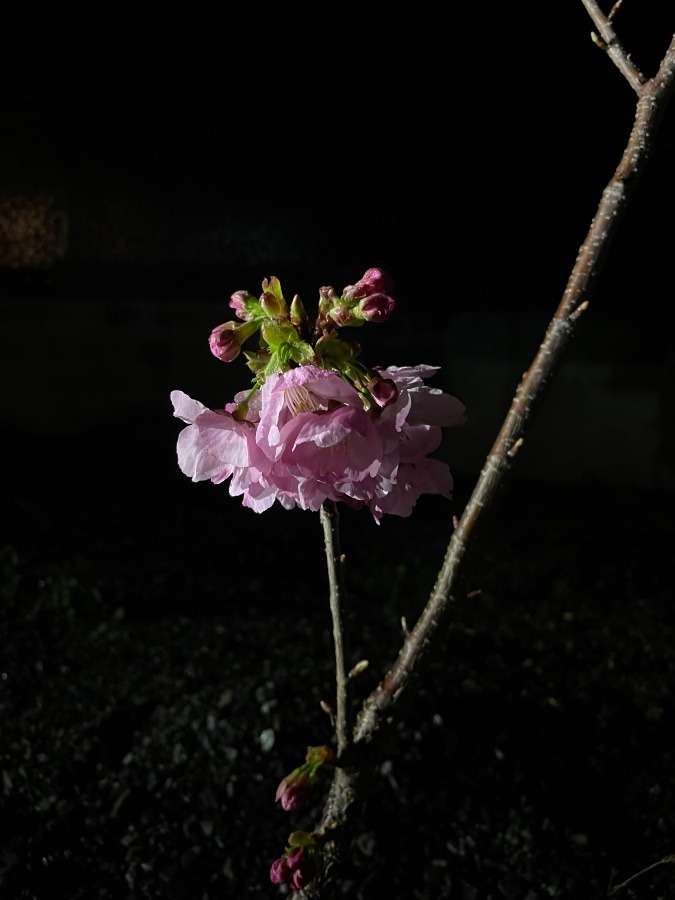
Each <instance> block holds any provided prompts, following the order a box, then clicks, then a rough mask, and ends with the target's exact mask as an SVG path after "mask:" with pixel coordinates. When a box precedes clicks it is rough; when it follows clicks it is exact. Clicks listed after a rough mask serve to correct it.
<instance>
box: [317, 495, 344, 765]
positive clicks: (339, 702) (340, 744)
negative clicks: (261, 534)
mask: <svg viewBox="0 0 675 900" xmlns="http://www.w3.org/2000/svg"><path fill="white" fill-rule="evenodd" d="M321 524H322V526H323V536H324V544H325V547H326V564H327V566H328V584H329V588H330V612H331V618H332V620H333V643H334V647H335V682H336V694H337V696H336V713H335V736H336V739H337V755H338V761H339V759H340V757H341V756H342V755H343V754H344V753H345V751H346V750H347V749H348V747H349V744H350V740H351V716H350V708H349V675H348V672H347V666H348V660H349V635H348V630H347V600H346V592H345V587H344V559H343V557H342V552H341V550H340V519H339V514H338V510H337V505H336V504H335V503H333V502H332V501H329V500H327V501H326V502H325V503H324V504H323V505H322V507H321Z"/></svg>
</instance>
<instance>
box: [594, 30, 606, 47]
mask: <svg viewBox="0 0 675 900" xmlns="http://www.w3.org/2000/svg"><path fill="white" fill-rule="evenodd" d="M591 40H592V41H593V43H594V44H595V46H596V47H600V49H601V50H607V44H606V43H605V42H604V41H603V39H602V38H601V37H600V35H599V34H597V33H596V32H595V31H591Z"/></svg>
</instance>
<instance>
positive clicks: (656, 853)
mask: <svg viewBox="0 0 675 900" xmlns="http://www.w3.org/2000/svg"><path fill="white" fill-rule="evenodd" d="M624 7H625V8H622V9H621V10H620V12H619V13H617V17H616V19H615V27H616V30H617V32H618V34H619V37H620V39H621V41H622V43H623V45H624V47H625V49H626V50H627V52H629V53H630V55H631V58H632V60H633V61H634V62H635V64H636V65H637V66H638V67H639V68H640V69H641V70H642V71H643V73H644V74H645V75H647V76H651V75H653V74H654V73H655V71H656V69H657V67H658V64H659V62H660V60H661V58H662V57H663V55H664V53H665V51H666V48H667V46H668V44H669V42H670V39H671V37H672V35H673V33H674V32H675V8H673V7H672V5H671V4H667V3H660V2H657V0H650V2H642V3H640V4H637V3H629V2H625V4H624ZM546 9H547V12H546V13H544V12H542V7H540V6H535V5H534V4H518V5H516V6H515V8H514V6H506V5H504V6H499V7H498V8H496V9H489V10H487V11H486V9H485V7H484V6H475V7H471V6H470V5H469V4H464V5H462V6H461V8H460V9H459V10H456V9H453V10H452V11H450V12H449V13H447V15H446V16H445V17H444V18H443V19H442V20H439V19H438V18H437V16H438V13H435V12H432V10H427V9H425V8H419V9H413V10H410V9H406V10H403V9H402V10H401V11H400V12H395V11H393V10H388V11H387V14H386V17H382V18H379V19H377V20H375V21H374V22H371V21H368V22H366V20H365V14H364V12H363V11H360V12H359V11H356V10H354V11H351V12H350V11H349V10H348V9H343V8H341V9H340V10H331V9H324V10H322V11H321V13H319V12H318V11H312V12H308V13H303V14H302V15H300V14H299V13H295V12H294V11H290V10H285V11H284V12H283V13H278V12H276V11H264V10H262V9H256V10H252V11H250V12H248V11H245V10H237V15H236V17H235V15H234V13H233V11H232V10H227V11H224V12H223V14H222V18H215V13H209V14H208V15H207V14H206V12H203V11H200V10H191V11H190V16H189V18H188V17H187V13H186V11H185V10H181V9H180V8H176V10H175V11H174V12H171V11H170V10H168V9H163V10H162V16H163V18H162V19H161V20H159V19H157V20H153V21H152V22H142V21H140V20H133V21H132V20H131V19H124V18H122V17H121V16H120V14H119V11H118V10H117V9H116V8H113V7H110V8H109V9H107V10H106V9H98V10H96V12H95V14H94V13H92V12H91V11H89V12H82V13H81V14H80V15H78V17H75V16H68V15H67V14H66V13H64V12H63V11H60V12H59V13H58V14H56V13H54V12H48V13H45V12H44V11H42V10H39V11H38V10H37V9H34V8H32V7H30V6H28V7H23V8H22V10H21V12H20V13H17V12H16V11H15V12H14V13H13V14H12V15H14V16H16V18H15V19H14V20H13V21H10V14H7V16H6V22H5V27H4V28H3V34H2V38H1V40H2V54H0V56H1V57H2V62H1V63H0V66H1V69H0V72H1V74H2V78H1V79H0V375H1V376H2V383H3V391H2V406H1V407H0V435H1V436H2V438H3V444H4V447H5V455H4V458H5V478H4V484H3V492H2V505H1V507H0V509H1V512H0V675H1V678H2V681H1V682H0V716H1V718H0V721H1V722H2V725H1V726H0V727H1V730H0V735H1V737H2V740H0V769H1V770H2V781H1V783H0V813H1V815H0V897H1V898H2V900H5V898H8V900H13V898H26V900H29V898H30V900H32V898H35V900H48V898H53V897H54V898H56V897H58V898H79V897H82V898H89V897H101V898H146V897H148V898H150V897H153V898H155V897H156V898H169V900H170V898H189V900H193V898H195V900H197V898H199V900H207V898H208V900H212V898H224V897H234V896H237V897H240V896H250V897H275V896H280V895H281V892H280V890H279V889H278V888H276V887H275V886H273V885H271V884H270V883H269V880H268V871H269V865H270V863H271V861H272V860H273V859H274V858H275V857H276V856H279V855H280V854H281V853H282V852H283V849H284V846H285V840H286V837H287V835H288V833H289V832H290V831H291V830H293V829H294V828H298V827H307V826H308V825H309V826H310V827H311V823H312V822H313V821H314V820H315V819H316V814H317V811H318V809H319V808H320V806H321V800H322V798H321V796H320V793H321V792H320V791H319V793H318V795H317V798H316V803H317V806H316V808H314V809H310V810H309V811H308V812H307V815H306V818H303V817H302V816H300V817H298V816H290V817H289V814H287V813H283V812H282V811H281V810H280V809H279V808H278V806H275V804H274V802H273V800H274V792H275V789H276V786H277V784H278V782H279V780H280V779H281V777H282V776H283V775H285V774H287V773H288V772H289V771H290V770H291V769H293V768H294V767H295V766H296V765H298V764H299V763H300V762H301V761H302V759H303V758H304V752H305V748H306V746H307V745H308V744H319V743H328V742H330V740H331V733H330V728H329V723H328V721H327V719H326V717H325V715H324V714H323V713H322V712H321V709H320V706H319V701H320V700H321V699H327V700H329V701H330V700H331V699H332V692H333V687H332V666H331V653H332V645H331V636H330V620H329V613H328V605H327V581H326V572H325V556H324V550H323V542H322V534H321V529H320V526H319V522H318V516H316V515H314V514H311V513H303V512H301V511H299V510H294V511H292V512H286V511H283V510H281V509H280V508H276V507H275V508H273V509H271V510H270V511H268V512H266V513H265V514H263V515H256V514H255V513H253V512H251V511H250V510H246V509H244V508H243V507H242V506H241V504H240V502H239V499H238V498H231V497H229V495H228V492H227V487H226V486H222V485H221V486H214V485H211V484H209V483H205V484H192V483H191V482H190V481H189V480H188V479H187V478H185V476H183V475H182V474H181V472H180V471H179V469H178V467H177V462H176V454H175V445H176V438H177V436H178V433H179V431H180V429H181V427H182V423H180V422H179V421H178V420H176V419H175V418H173V416H172V407H171V403H170V401H169V394H170V392H171V391H172V390H173V389H181V390H183V391H185V392H186V393H187V394H189V395H190V396H192V397H195V398H198V399H199V400H201V401H202V402H204V403H205V404H207V405H210V406H219V405H220V406H222V405H223V404H224V403H225V402H227V401H229V400H230V399H231V398H232V396H233V394H234V393H235V392H236V391H238V390H242V389H244V388H245V387H247V386H248V384H249V381H250V372H249V370H248V369H247V368H246V367H245V365H244V363H243V362H241V361H235V362H234V363H232V364H230V365H223V364H222V363H220V362H219V361H217V360H216V359H214V357H213V356H212V355H211V354H210V353H209V349H208V343H207V339H208V335H209V333H210V331H211V329H212V328H213V327H214V326H215V325H217V324H219V323H220V322H222V321H225V320H227V319H230V318H232V311H231V310H230V309H229V307H228V301H229V298H230V295H231V294H232V293H233V291H235V290H239V289H247V290H249V291H251V292H252V293H253V294H256V295H258V294H259V293H260V288H261V282H262V279H263V278H269V277H271V276H273V275H276V276H277V277H278V278H279V279H280V281H281V285H282V288H283V290H284V294H285V296H286V298H287V300H290V299H291V298H292V297H293V295H294V294H295V293H298V294H300V296H301V297H302V299H303V301H304V303H305V305H306V306H307V307H308V309H310V310H313V309H314V307H315V304H316V302H317V299H318V289H319V287H320V286H322V285H333V286H334V287H335V288H336V290H338V291H341V290H342V288H344V287H345V286H346V285H347V284H351V283H354V282H355V281H357V280H358V279H359V277H360V276H361V275H362V274H363V272H364V271H365V270H366V269H367V268H369V267H371V266H378V267H381V268H383V269H385V270H387V271H388V272H389V273H391V275H392V277H393V278H394V281H395V284H396V290H395V296H396V299H397V308H396V311H395V313H394V315H393V316H392V318H391V319H390V320H389V321H388V322H386V323H384V324H382V325H379V326H374V325H371V326H365V327H364V328H363V329H362V331H360V332H359V334H358V340H359V341H360V342H361V343H362V345H363V357H364V359H365V360H366V361H367V362H368V363H370V364H372V365H379V364H381V365H384V366H387V365H415V364H418V363H428V364H432V365H439V366H441V371H440V372H439V373H438V375H437V376H436V378H435V385H434V383H433V382H432V385H434V386H437V387H441V388H443V389H444V390H446V391H447V392H449V393H451V394H454V395H456V396H457V397H459V398H460V399H461V400H462V401H463V402H464V403H465V404H466V407H467V413H468V419H467V423H466V424H465V425H464V426H463V427H462V428H460V429H448V430H447V431H446V432H445V437H444V440H443V445H442V447H441V449H440V450H439V451H438V453H437V454H436V455H437V456H439V458H442V459H443V460H445V461H446V462H448V464H449V466H450V468H451V470H452V472H453V475H454V478H455V490H454V498H453V500H452V502H451V503H448V502H447V501H445V500H441V499H440V498H437V497H423V498H422V499H421V500H420V501H419V503H418V505H417V507H416V509H415V510H414V512H413V515H412V516H411V517H410V518H408V519H397V518H395V517H391V518H390V519H385V520H384V521H383V522H382V524H381V525H379V526H377V525H376V524H375V523H374V522H373V521H372V518H371V517H370V516H369V514H367V513H366V512H361V513H356V512H353V511H349V510H345V511H344V512H343V514H342V519H341V523H342V540H343V549H344V550H345V552H346V554H347V559H348V577H349V579H350V584H349V588H350V601H351V632H352V652H353V656H354V661H356V660H358V659H361V658H367V659H368V660H369V661H370V667H369V668H368V670H367V671H366V673H365V674H364V675H363V676H361V679H360V681H359V683H358V686H357V692H356V693H357V695H358V698H359V700H360V699H362V698H363V697H365V696H366V695H367V694H368V692H369V691H370V690H371V689H372V688H373V687H374V686H375V685H376V684H377V683H378V681H379V679H380V677H381V676H382V674H383V673H384V672H385V671H386V669H387V667H388V666H389V665H390V664H391V662H392V661H393V660H394V658H395V656H396V654H397V652H398V649H399V646H400V643H401V640H402V635H401V627H400V622H401V617H402V616H405V618H406V619H407V621H408V623H409V624H412V623H413V622H414V621H415V620H416V618H417V616H418V615H419V612H420V611H421V609H422V608H423V606H424V604H425V602H426V599H427V597H428V594H429V591H430V590H431V587H432V586H433V583H434V579H435V576H436V573H437V571H438V568H439V566H440V564H441V562H442V559H443V554H444V552H445V547H446V545H447V542H448V540H449V537H450V534H451V531H452V516H453V515H457V516H459V515H461V512H462V510H463V508H464V506H465V504H466V502H467V500H468V498H469V497H470V495H471V491H472V489H473V487H474V485H475V482H476V479H477V478H478V475H479V473H480V471H481V468H482V467H483V464H484V461H485V458H486V455H487V454H488V452H489V450H490V447H491V445H492V442H493V440H494V438H495V437H496V434H497V431H498V429H499V427H500V425H501V423H502V421H503V419H504V416H505V415H506V412H507V410H508V407H509V404H510V402H511V398H512V396H513V393H514V391H515V388H516V385H517V383H518V380H519V378H520V375H521V374H522V372H523V371H525V370H526V369H527V367H528V365H529V364H530V362H531V360H532V358H533V356H534V354H535V353H536V350H537V348H538V346H539V344H540V342H541V340H542V338H543V336H544V332H545V329H546V326H547V324H548V321H549V319H550V318H551V316H552V315H553V313H554V311H555V309H556V307H557V305H558V302H559V300H560V297H561V295H562V293H563V291H564V288H565V284H566V281H567V277H568V275H569V273H570V270H571V268H572V266H573V264H574V260H575V257H576V254H577V250H578V248H579V245H580V244H581V242H582V241H583V238H584V236H585V234H586V231H587V229H588V227H589V224H590V221H591V219H592V216H593V215H594V213H595V210H596V207H597V204H598V201H599V199H600V195H601V192H602V190H603V188H604V187H605V185H606V184H607V182H608V180H609V179H610V177H611V175H612V173H613V171H614V169H615V167H616V165H617V163H618V161H619V159H620V155H621V153H622V151H623V148H624V146H625V143H626V140H627V138H628V134H629V131H630V127H631V125H632V121H633V114H634V109H635V99H634V94H633V92H632V90H631V88H630V87H629V85H628V84H627V83H626V81H625V80H624V79H623V77H622V76H621V75H620V73H619V72H618V70H617V69H616V68H615V67H614V65H613V64H612V63H611V61H610V60H609V59H608V58H607V56H606V55H605V54H604V53H603V52H602V51H601V50H600V49H598V48H597V47H596V46H594V45H593V43H592V42H591V40H590V31H591V30H592V24H591V21H590V19H589V17H588V15H587V14H586V12H585V11H584V9H583V7H582V5H581V3H580V2H579V3H569V4H565V6H564V8H563V7H561V8H556V10H555V15H552V14H551V11H550V9H549V8H548V7H547V8H546ZM19 16H20V17H21V18H22V19H23V18H24V16H25V20H24V21H19ZM280 16H288V18H280ZM320 17H321V18H320ZM544 20H545V21H544ZM674 160H675V110H674V109H673V105H672V102H671V105H670V107H669V108H668V109H667V111H666V115H665V117H664V119H663V122H662V124H661V127H660V130H659V132H658V135H657V139H656V143H655V147H654V150H653V153H652V156H651V159H650V163H649V166H648V168H647V169H646V170H645V171H644V173H643V175H642V177H641V179H640V182H639V184H638V186H637V189H636V193H635V195H634V197H633V198H632V200H631V201H630V204H629V207H628V210H627V212H626V214H625V216H624V218H623V219H622V222H621V224H620V227H619V230H618V233H617V235H616V238H615V239H614V242H613V244H612V247H611V250H610V254H609V256H608V258H607V260H606V262H605V264H604V266H603V268H602V269H601V271H600V273H599V276H598V279H597V283H596V287H595V289H594V292H593V295H592V298H591V303H590V307H589V310H588V311H587V312H586V313H585V314H584V316H582V318H581V320H580V322H579V326H578V329H577V333H576V335H575V337H574V339H573V341H572V342H571V344H570V347H569V349H568V351H567V354H566V356H565V358H564V360H563V364H562V366H561V368H560V370H559V372H558V373H557V374H556V377H555V378H554V379H553V381H552V382H551V384H550V386H549V389H548V392H547V396H546V398H545V400H544V404H543V406H542V408H541V410H540V411H539V412H538V413H537V416H536V418H535V419H534V420H533V421H532V423H531V425H530V428H529V430H528V433H527V434H526V442H525V445H524V447H523V449H522V450H521V452H520V453H519V454H518V457H517V459H516V461H515V465H514V468H513V472H512V475H511V477H510V480H508V482H507V483H506V484H505V486H504V487H503V489H502V491H501V492H500V495H499V497H498V498H497V501H496V502H495V504H494V507H493V508H492V509H490V510H488V516H486V522H485V525H484V527H483V530H482V531H481V532H480V533H479V535H478V536H477V539H476V541H475V546H474V547H472V548H471V552H470V554H469V556H468V558H467V560H466V565H465V569H464V572H463V580H462V584H461V586H460V595H461V598H462V602H459V603H457V604H456V608H455V609H454V610H453V612H452V615H451V617H450V625H449V628H448V630H447V634H445V635H444V637H443V640H442V641H441V646H440V647H439V649H438V652H437V653H436V654H434V656H433V658H432V660H431V661H430V663H429V671H428V673H427V677H425V679H424V681H423V682H421V683H419V684H416V685H415V686H414V688H413V689H414V691H415V694H414V699H413V700H412V703H411V704H410V707H409V708H407V709H406V712H405V719H404V721H403V722H402V723H401V724H400V726H399V727H397V729H396V732H395V738H396V739H395V740H393V741H392V744H391V747H390V748H388V754H387V758H386V759H383V761H382V764H381V765H380V766H379V767H378V768H377V772H376V775H375V776H374V778H373V785H372V787H373V790H372V793H371V796H370V798H369V801H368V803H367V805H366V809H365V810H364V819H363V829H362V833H361V835H360V836H359V838H358V839H357V841H356V844H355V847H354V850H353V854H352V859H351V862H350V865H349V866H348V871H347V872H346V873H345V875H344V879H343V881H342V882H341V889H342V891H343V895H344V896H348V897H355V898H364V900H366V898H371V897H372V898H377V897H391V898H399V897H400V898H403V897H406V898H407V897H419V898H449V900H489V898H495V900H539V898H550V897H558V898H580V900H584V898H589V900H591V898H601V897H606V896H610V890H611V887H612V886H616V885H619V884H621V882H623V881H625V880H626V879H629V878H630V877H631V876H633V875H635V874H636V873H637V872H639V871H640V870H642V869H645V868H646V867H649V866H651V865H652V864H654V863H659V862H660V861H661V860H664V859H665V858H666V857H668V856H669V855H672V854H675V793H674V792H673V785H672V773H673V765H674V763H675V755H674V753H673V748H672V737H671V735H672V727H673V709H672V706H673V704H672V699H673V689H674V687H675V651H674V650H673V646H674V645H673V638H674V636H675V635H674V632H675V614H674V612H673V601H674V600H675V597H674V593H673V575H674V574H675V572H674V571H673V569H674V565H673V561H674V560H673V552H672V546H673V538H674V536H675V521H674V519H675V515H674V514H673V511H672V505H673V490H674V489H675V399H674V397H675V341H674V339H673V324H674V323H673V285H674V283H675V278H674V276H673V271H672V247H673V238H674V230H673V210H674V209H675V166H674ZM478 591H479V592H480V593H477V594H475V593H474V592H478ZM467 594H471V598H470V599H469V598H468V597H466V595H467ZM326 783H327V782H326ZM611 896H618V897H620V898H640V900H641V898H650V900H651V898H671V897H675V866H674V865H673V864H672V862H670V863H668V862H665V863H663V864H659V865H657V866H655V867H654V868H653V869H652V870H650V871H649V872H648V873H646V874H645V875H642V876H640V877H639V878H636V879H635V880H634V881H632V882H631V883H630V884H628V885H626V886H625V887H623V888H621V889H620V890H617V891H616V892H615V894H611Z"/></svg>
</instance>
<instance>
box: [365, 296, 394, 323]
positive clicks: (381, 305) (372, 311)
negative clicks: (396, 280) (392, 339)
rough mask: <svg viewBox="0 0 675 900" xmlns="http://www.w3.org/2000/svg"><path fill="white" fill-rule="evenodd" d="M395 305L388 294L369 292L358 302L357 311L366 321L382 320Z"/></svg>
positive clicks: (389, 313)
mask: <svg viewBox="0 0 675 900" xmlns="http://www.w3.org/2000/svg"><path fill="white" fill-rule="evenodd" d="M395 306H396V301H395V300H394V298H393V297H390V296H389V294H369V295H368V296H367V297H365V298H364V299H363V300H362V301H361V302H360V303H359V312H360V314H361V315H362V316H363V318H364V319H365V320H366V322H384V321H385V320H386V319H388V318H389V316H390V315H391V314H392V312H393V311H394V307H395Z"/></svg>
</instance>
